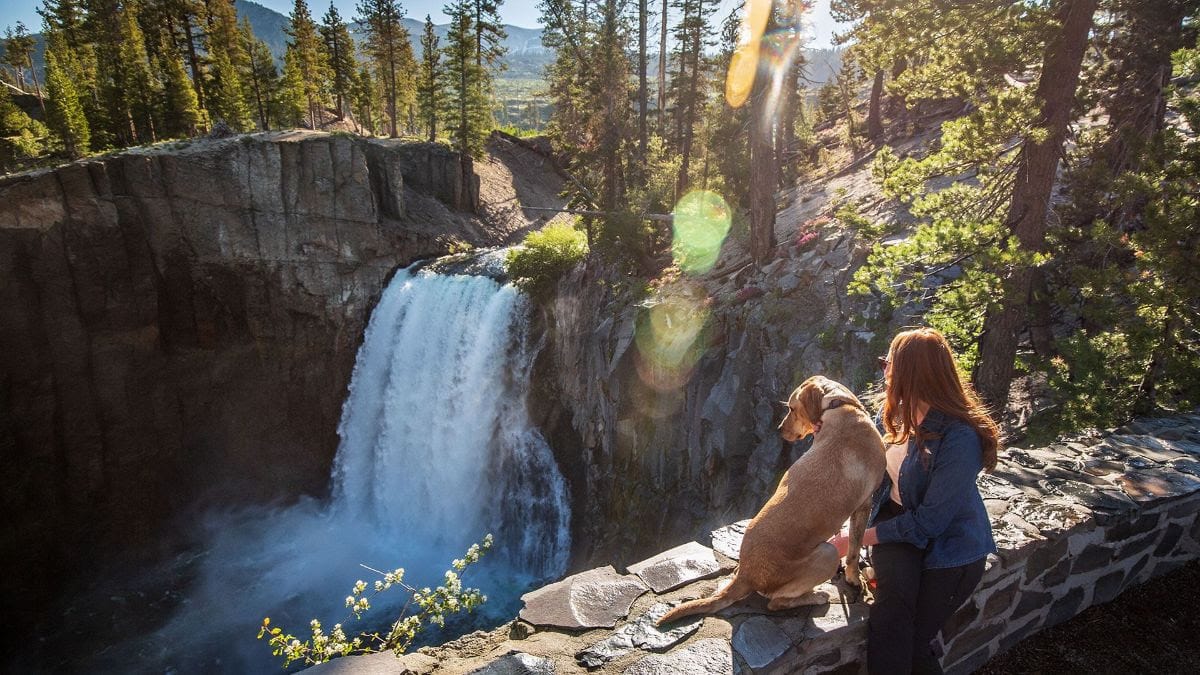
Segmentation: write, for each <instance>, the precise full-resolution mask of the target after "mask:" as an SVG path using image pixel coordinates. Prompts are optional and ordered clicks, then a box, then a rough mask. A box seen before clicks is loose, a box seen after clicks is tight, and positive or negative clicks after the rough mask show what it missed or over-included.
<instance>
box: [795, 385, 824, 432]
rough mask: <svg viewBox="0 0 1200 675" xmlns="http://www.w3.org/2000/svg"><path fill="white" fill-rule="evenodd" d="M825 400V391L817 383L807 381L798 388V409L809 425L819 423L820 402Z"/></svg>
mask: <svg viewBox="0 0 1200 675" xmlns="http://www.w3.org/2000/svg"><path fill="white" fill-rule="evenodd" d="M824 399H825V390H823V389H822V388H821V385H820V384H818V383H817V382H813V381H812V380H809V381H808V382H805V383H804V386H802V387H801V388H800V407H801V409H802V410H804V416H805V417H807V418H808V422H809V424H816V423H817V422H820V421H821V412H822V406H821V402H822V401H823V400H824Z"/></svg>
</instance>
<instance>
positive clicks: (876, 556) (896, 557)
mask: <svg viewBox="0 0 1200 675" xmlns="http://www.w3.org/2000/svg"><path fill="white" fill-rule="evenodd" d="M881 361H882V363H881V365H882V366H883V369H884V381H885V382H886V390H885V393H886V399H885V400H884V404H883V412H882V422H883V430H884V444H885V446H886V448H887V473H886V474H885V475H884V479H883V484H882V485H880V487H879V490H878V491H877V492H876V494H875V501H874V505H873V509H872V513H871V520H870V521H869V522H870V527H869V529H867V532H866V535H865V536H864V538H863V545H865V546H871V547H872V549H871V562H872V564H873V566H874V568H875V578H876V580H877V584H878V586H877V588H876V592H875V604H874V605H873V606H872V607H871V618H870V621H869V623H868V626H867V670H868V671H869V672H870V673H888V674H891V673H909V672H911V673H940V672H942V669H941V663H940V661H939V657H940V653H939V652H940V650H939V649H938V647H937V646H936V645H935V644H934V638H936V637H937V634H938V632H939V631H941V629H942V625H943V624H945V623H946V620H947V619H949V618H950V615H951V614H953V613H954V611H955V610H956V609H958V608H959V607H960V606H961V605H962V604H963V603H964V602H966V600H967V599H968V598H969V597H970V596H971V593H972V592H973V591H974V590H975V587H976V586H977V585H978V584H979V580H980V578H981V577H982V576H983V569H984V564H985V559H986V558H987V555H988V554H989V553H993V552H995V550H996V544H995V541H994V540H993V539H992V528H991V524H990V522H989V520H988V514H987V510H986V509H985V508H984V505H983V498H982V496H980V494H979V490H978V488H977V487H976V485H975V478H976V476H978V474H979V472H980V471H981V470H984V469H986V470H988V471H991V470H992V469H993V468H995V466H996V452H997V449H998V446H999V436H1000V433H999V428H998V427H997V426H996V423H995V422H994V421H993V420H992V419H991V418H990V417H989V416H988V414H987V411H986V410H985V409H984V407H983V405H982V404H981V403H980V401H979V398H978V397H977V396H976V395H975V393H974V391H973V390H972V389H971V387H970V385H968V384H966V383H965V382H964V381H963V378H962V377H961V375H960V374H959V371H958V368H957V367H956V366H955V363H954V356H953V354H952V353H951V351H950V345H949V344H948V343H947V342H946V338H945V337H943V336H942V334H941V333H939V332H937V331H936V330H933V329H931V328H920V329H917V330H910V331H905V332H903V333H900V334H899V335H897V336H896V338H895V339H894V340H892V346H891V348H890V349H889V350H888V355H887V357H885V358H884V359H882V360H881ZM830 542H831V543H833V545H834V546H835V547H837V549H838V551H839V553H841V554H842V555H845V553H846V549H847V547H848V546H849V543H848V542H847V540H846V538H845V537H844V536H841V535H839V536H836V537H834V538H833V539H831V540H830Z"/></svg>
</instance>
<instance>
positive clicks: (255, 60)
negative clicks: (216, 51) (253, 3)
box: [241, 18, 280, 131]
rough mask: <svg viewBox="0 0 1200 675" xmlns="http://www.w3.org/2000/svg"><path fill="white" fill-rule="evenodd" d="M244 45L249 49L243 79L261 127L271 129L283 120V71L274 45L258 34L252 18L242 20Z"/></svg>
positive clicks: (251, 105) (248, 97)
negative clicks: (252, 23) (280, 108)
mask: <svg viewBox="0 0 1200 675" xmlns="http://www.w3.org/2000/svg"><path fill="white" fill-rule="evenodd" d="M241 32H242V44H243V45H244V46H245V50H246V58H247V63H246V73H245V77H244V78H243V80H244V84H245V86H246V93H247V99H248V101H249V103H250V107H251V108H252V109H253V110H254V113H255V115H256V117H257V119H258V128H259V129H262V130H264V131H266V130H268V129H270V128H271V123H272V122H273V121H278V120H279V117H280V115H279V87H280V79H279V72H278V70H276V68H275V57H274V56H273V55H272V54H271V48H270V47H268V46H267V43H265V42H263V41H262V40H261V39H259V38H258V37H257V36H255V35H254V31H253V30H252V29H251V28H250V20H249V19H245V18H243V19H242V28H241Z"/></svg>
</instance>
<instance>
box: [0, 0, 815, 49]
mask: <svg viewBox="0 0 1200 675" xmlns="http://www.w3.org/2000/svg"><path fill="white" fill-rule="evenodd" d="M252 1H253V2H257V3H258V4H260V5H263V6H264V7H268V8H270V9H273V10H275V11H277V12H279V13H280V14H283V15H285V16H286V15H287V14H289V13H290V12H291V11H292V5H293V4H294V2H293V0H252ZM333 2H334V4H335V5H337V8H338V11H339V13H341V15H342V16H343V17H346V18H350V17H353V16H354V14H355V11H354V6H355V4H356V0H333ZM736 2H737V0H721V7H720V8H719V9H718V11H717V14H716V17H717V19H718V20H719V19H721V18H724V17H725V16H726V15H728V14H729V9H730V8H731V7H732V6H733V5H734V4H735V3H736ZM40 4H41V3H40V2H39V1H38V0H0V30H3V28H4V27H6V26H12V25H14V24H15V23H16V22H17V21H24V22H25V26H26V27H28V28H29V31H30V32H31V33H37V32H40V31H41V29H42V28H41V27H42V19H41V17H39V16H38V14H37V11H36V9H37V7H38V6H40ZM445 4H446V2H445V0H401V5H402V6H403V7H404V9H405V11H406V14H407V15H408V16H409V17H411V18H413V19H417V20H422V19H424V18H425V15H426V14H429V15H430V16H431V17H432V18H433V22H434V23H439V24H440V23H445V22H446V17H445V15H443V14H442V7H443V6H444V5H445ZM650 4H651V5H656V6H661V4H660V2H659V0H651V3H650ZM537 5H538V3H537V0H507V1H506V2H505V3H504V4H503V5H502V6H501V7H500V15H501V17H502V18H503V19H504V22H505V23H509V24H512V25H514V26H522V27H525V28H533V27H535V26H537V25H538V9H537ZM308 6H309V9H310V10H311V11H312V13H313V15H314V16H315V17H317V18H318V19H319V18H320V17H321V15H323V14H324V13H325V10H326V9H327V8H328V7H329V5H328V0H309V3H308ZM811 21H812V30H813V35H812V42H811V43H810V44H811V46H813V47H828V46H829V40H830V36H831V34H832V32H833V30H834V29H835V27H836V24H835V23H834V22H833V19H832V18H831V17H830V15H829V0H816V1H815V2H814V3H813V10H812V14H811Z"/></svg>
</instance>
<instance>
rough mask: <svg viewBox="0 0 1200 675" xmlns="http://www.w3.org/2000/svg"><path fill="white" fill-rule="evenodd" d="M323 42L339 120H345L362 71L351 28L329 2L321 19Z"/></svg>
mask: <svg viewBox="0 0 1200 675" xmlns="http://www.w3.org/2000/svg"><path fill="white" fill-rule="evenodd" d="M321 42H322V44H323V45H324V47H325V60H326V62H327V63H328V64H329V75H330V79H329V89H330V91H331V92H332V93H333V99H334V105H335V106H336V107H337V111H338V119H344V118H345V116H346V110H347V105H348V101H347V99H348V98H349V97H350V92H351V89H352V88H353V86H354V77H355V75H356V73H357V71H358V59H356V58H355V57H354V40H353V39H352V38H351V37H350V29H349V28H348V27H347V26H346V22H345V21H343V20H342V15H341V14H339V13H338V11H337V7H335V6H334V4H333V3H332V2H330V3H329V11H327V12H326V13H325V16H323V17H322V18H321Z"/></svg>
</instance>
